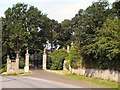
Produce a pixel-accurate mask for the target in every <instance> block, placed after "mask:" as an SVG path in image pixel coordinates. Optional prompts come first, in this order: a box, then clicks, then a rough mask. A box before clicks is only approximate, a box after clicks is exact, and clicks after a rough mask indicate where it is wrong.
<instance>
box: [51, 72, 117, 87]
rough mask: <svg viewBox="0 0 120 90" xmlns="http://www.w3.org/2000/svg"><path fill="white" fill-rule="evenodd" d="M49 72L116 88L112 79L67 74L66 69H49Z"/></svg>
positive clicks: (115, 83)
mask: <svg viewBox="0 0 120 90" xmlns="http://www.w3.org/2000/svg"><path fill="white" fill-rule="evenodd" d="M49 72H52V73H55V74H58V75H61V76H63V77H66V78H71V79H75V80H81V81H87V82H91V83H95V84H97V85H101V86H106V87H108V88H118V83H117V82H112V81H108V80H103V79H99V78H93V77H86V76H83V75H76V74H69V72H68V71H63V70H49Z"/></svg>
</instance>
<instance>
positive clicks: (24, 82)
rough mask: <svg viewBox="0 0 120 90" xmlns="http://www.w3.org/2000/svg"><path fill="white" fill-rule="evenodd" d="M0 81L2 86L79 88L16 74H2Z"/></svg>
mask: <svg viewBox="0 0 120 90" xmlns="http://www.w3.org/2000/svg"><path fill="white" fill-rule="evenodd" d="M1 83H2V88H81V87H78V86H72V85H68V84H63V83H59V82H55V81H50V80H45V79H37V78H32V77H18V76H3V77H2V82H1ZM0 85H1V84H0Z"/></svg>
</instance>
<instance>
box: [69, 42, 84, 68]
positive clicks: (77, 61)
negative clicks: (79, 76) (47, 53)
mask: <svg viewBox="0 0 120 90" xmlns="http://www.w3.org/2000/svg"><path fill="white" fill-rule="evenodd" d="M78 44H79V43H74V45H73V46H72V47H71V49H70V52H69V59H70V66H71V67H72V68H74V69H77V68H79V67H80V66H81V64H82V62H81V60H82V59H81V55H80V48H79V45H78Z"/></svg>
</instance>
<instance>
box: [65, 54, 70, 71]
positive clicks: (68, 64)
mask: <svg viewBox="0 0 120 90" xmlns="http://www.w3.org/2000/svg"><path fill="white" fill-rule="evenodd" d="M65 60H66V61H67V62H66V63H65V67H66V68H67V70H69V66H70V60H69V56H67V57H66V58H65Z"/></svg>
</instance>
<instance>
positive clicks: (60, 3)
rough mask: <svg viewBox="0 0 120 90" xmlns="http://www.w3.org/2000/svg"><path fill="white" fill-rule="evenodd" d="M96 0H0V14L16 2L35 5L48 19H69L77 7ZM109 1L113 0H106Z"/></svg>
mask: <svg viewBox="0 0 120 90" xmlns="http://www.w3.org/2000/svg"><path fill="white" fill-rule="evenodd" d="M93 1H94V2H95V1H97V0H1V1H0V16H4V11H5V10H7V9H8V7H12V6H13V4H16V3H18V2H20V3H25V4H28V5H29V6H35V7H37V8H38V9H39V10H41V11H42V13H44V14H47V16H48V17H49V18H50V19H55V20H57V21H58V22H61V21H63V20H64V19H71V18H73V17H74V16H75V14H77V13H78V11H79V9H84V10H85V9H86V8H87V7H88V6H90V5H91V4H92V2H93ZM108 1H109V2H110V3H112V2H114V1H115V0H108Z"/></svg>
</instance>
